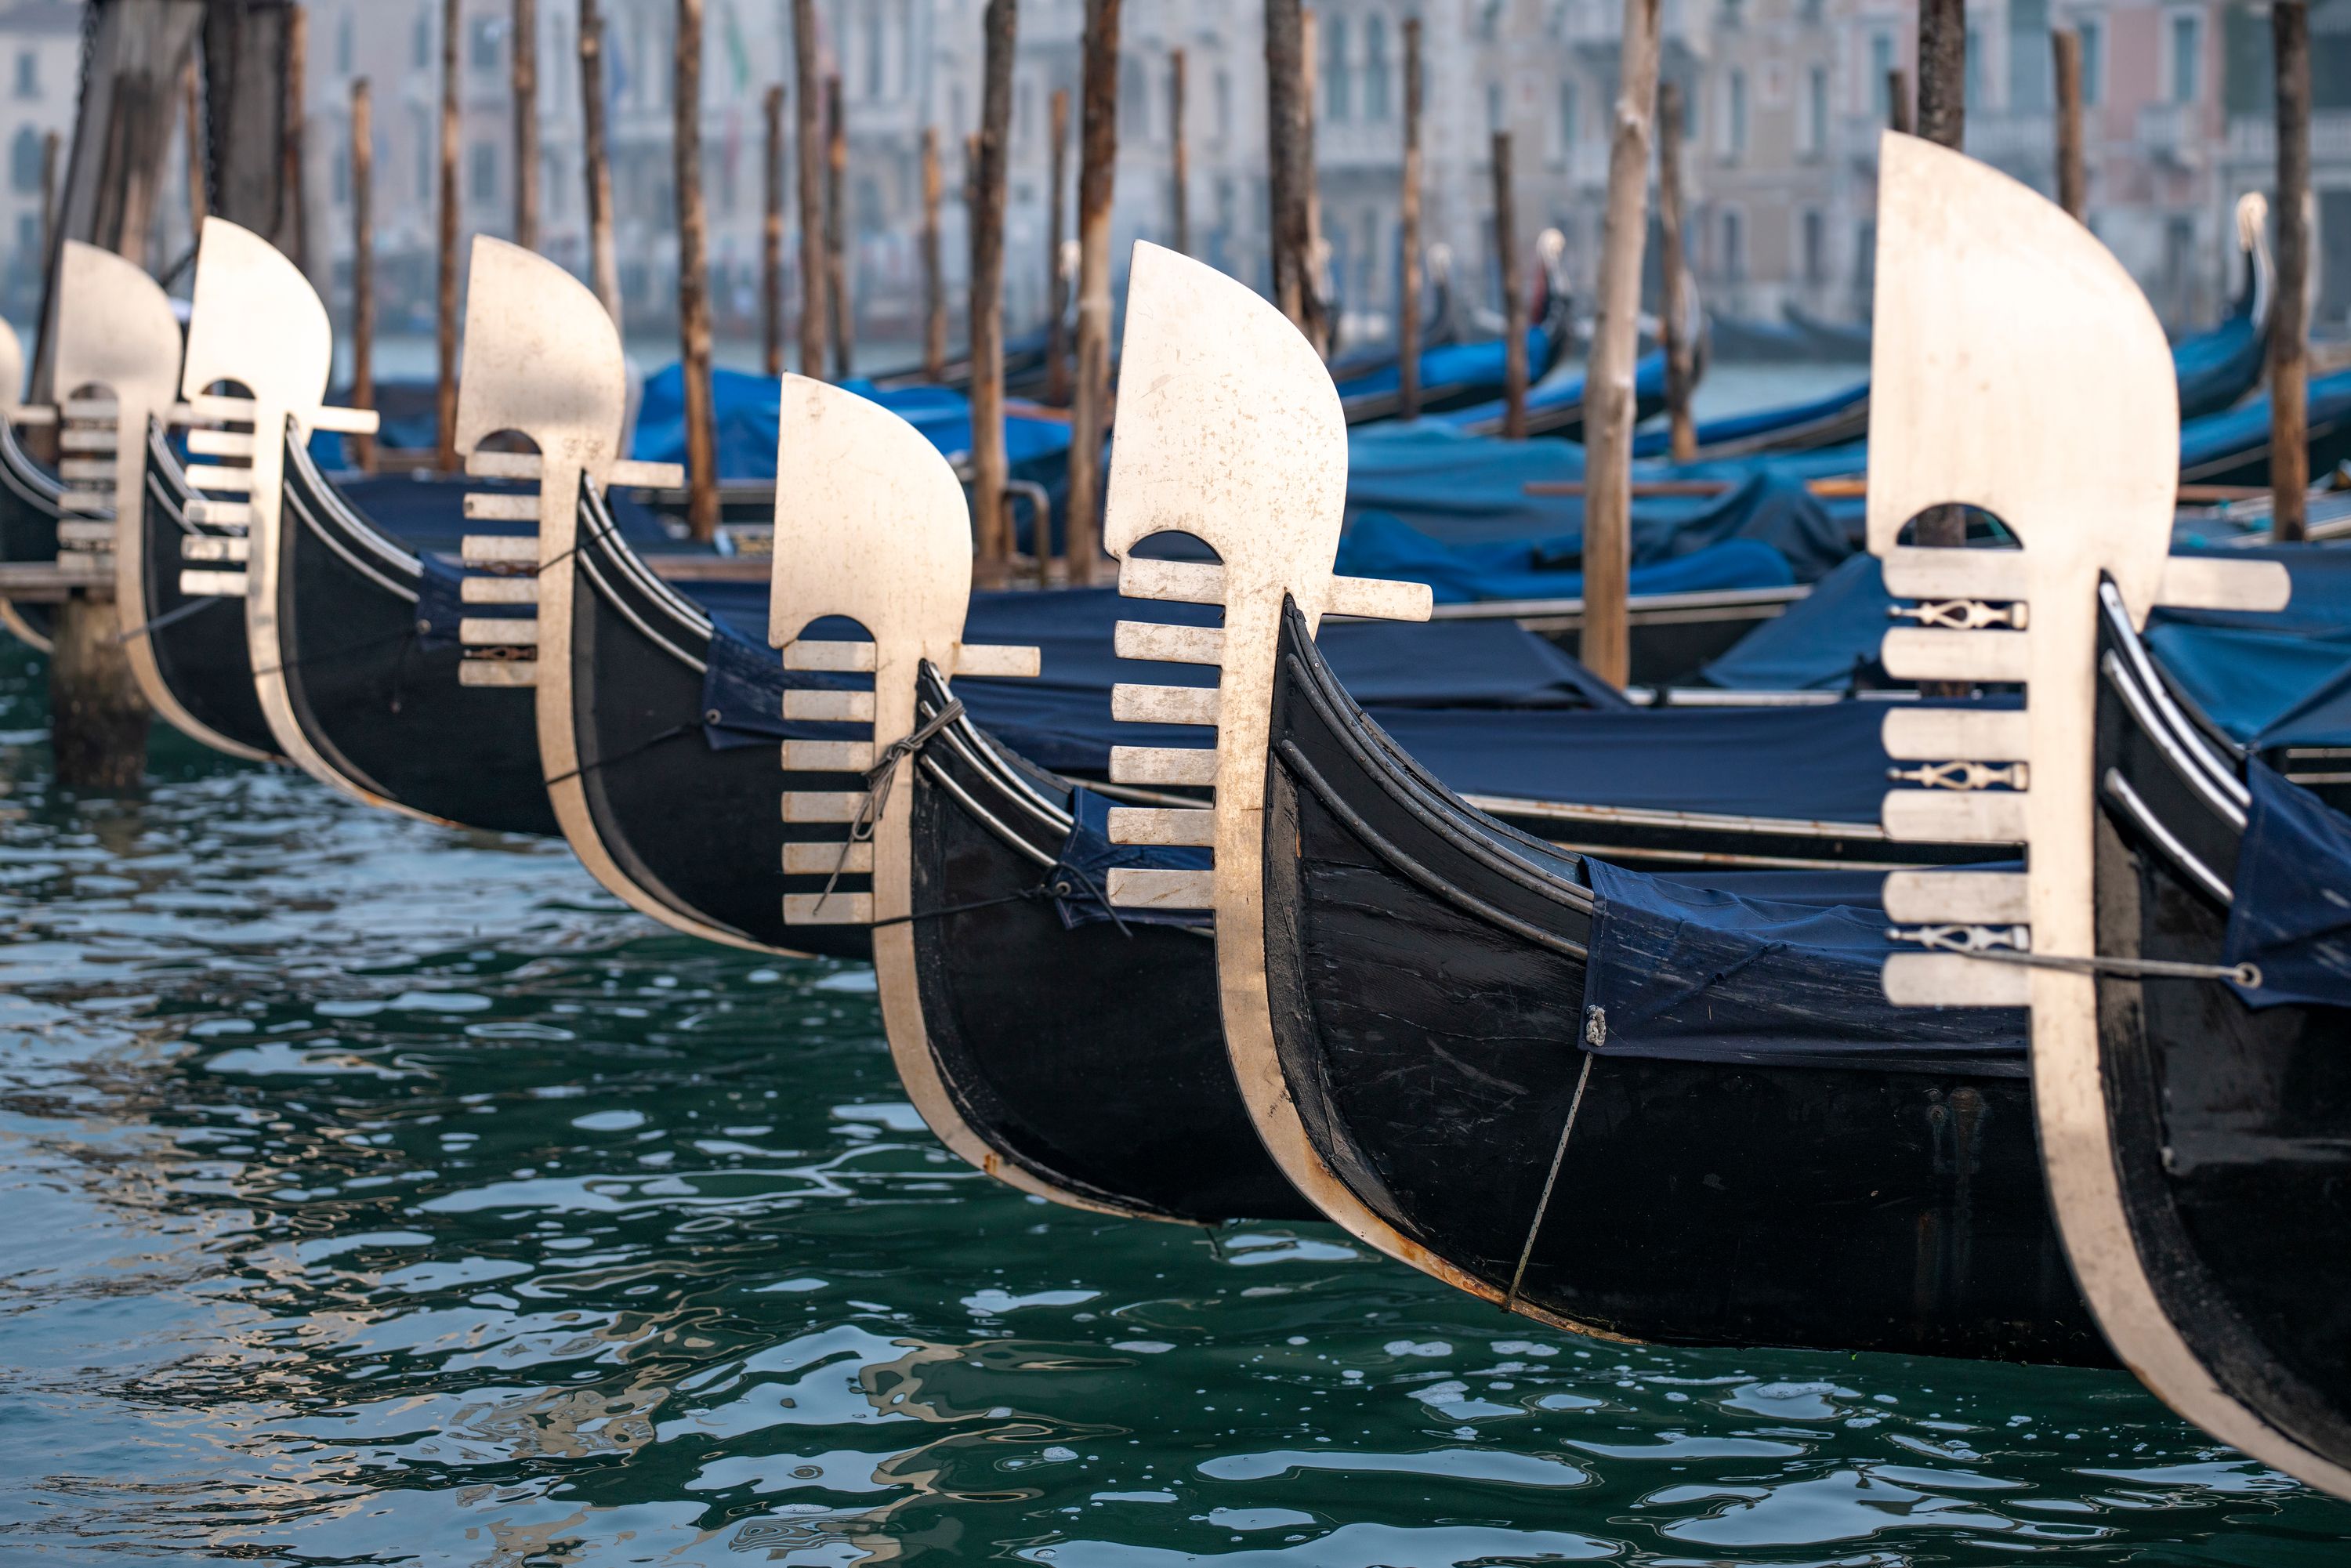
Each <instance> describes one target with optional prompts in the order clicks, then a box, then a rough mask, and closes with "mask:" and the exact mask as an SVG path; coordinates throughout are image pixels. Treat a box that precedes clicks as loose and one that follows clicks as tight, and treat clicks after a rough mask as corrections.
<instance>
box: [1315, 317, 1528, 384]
mask: <svg viewBox="0 0 2351 1568" xmlns="http://www.w3.org/2000/svg"><path fill="white" fill-rule="evenodd" d="M1502 349H1503V342H1502V340H1501V339H1499V338H1487V339H1483V340H1479V341H1478V342H1474V343H1443V344H1439V345H1438V346H1437V347H1436V348H1433V349H1424V350H1421V355H1420V385H1421V390H1422V392H1423V393H1424V394H1426V395H1437V394H1439V393H1442V392H1447V391H1450V390H1455V389H1458V388H1462V387H1479V386H1486V387H1498V386H1500V385H1501V384H1502V358H1503V355H1502ZM1550 368H1551V340H1550V339H1549V338H1548V337H1546V336H1545V335H1544V333H1543V330H1542V329H1541V328H1540V327H1530V328H1528V329H1527V374H1528V375H1529V376H1530V377H1532V378H1535V379H1540V378H1541V376H1542V374H1543V372H1544V371H1547V370H1549V369H1550ZM1332 370H1333V379H1334V380H1335V381H1336V382H1337V384H1338V388H1339V401H1340V402H1351V401H1353V400H1354V399H1357V398H1366V397H1387V396H1392V395H1394V394H1395V391H1396V389H1397V387H1398V386H1399V385H1401V384H1402V382H1403V374H1402V370H1403V361H1401V360H1400V359H1399V358H1398V357H1397V356H1396V355H1395V354H1390V355H1388V356H1387V357H1386V358H1385V359H1384V360H1383V361H1381V362H1379V363H1378V364H1375V365H1372V366H1368V367H1366V368H1364V369H1361V370H1357V371H1353V372H1352V373H1342V372H1343V371H1344V367H1341V366H1334V367H1333V368H1332Z"/></svg>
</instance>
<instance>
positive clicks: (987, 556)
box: [971, 0, 1019, 588]
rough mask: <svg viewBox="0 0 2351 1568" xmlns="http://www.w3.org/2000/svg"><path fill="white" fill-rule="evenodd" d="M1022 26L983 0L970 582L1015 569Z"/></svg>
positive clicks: (1011, 12)
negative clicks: (1014, 346)
mask: <svg viewBox="0 0 2351 1568" xmlns="http://www.w3.org/2000/svg"><path fill="white" fill-rule="evenodd" d="M1018 29H1019V3H1018V0H987V12H986V14H985V16H984V17H983V19H982V21H981V30H982V35H983V37H984V38H985V40H986V45H985V57H984V63H983V65H982V67H981V88H980V99H979V102H980V107H979V139H978V140H979V147H978V153H977V157H976V158H975V159H974V160H973V171H972V214H971V467H972V479H971V509H972V530H973V542H974V546H975V551H976V554H975V559H974V561H973V566H972V580H973V582H974V583H975V584H977V586H979V587H982V588H1001V587H1003V586H1004V584H1005V581H1006V580H1007V578H1008V574H1009V573H1010V570H1011V567H1012V529H1011V526H1010V525H1011V518H1010V517H1009V516H1008V514H1007V513H1006V511H1005V500H1004V486H1005V481H1006V480H1007V479H1008V478H1009V477H1010V476H1011V473H1010V468H1009V466H1008V464H1007V462H1006V459H1005V453H1004V193H1005V184H1006V173H1007V170H1006V164H1007V162H1008V158H1007V156H1006V153H1007V147H1006V141H1007V139H1008V132H1009V130H1010V127H1011V123H1012V50H1013V43H1014V37H1015V35H1016V33H1017V31H1018Z"/></svg>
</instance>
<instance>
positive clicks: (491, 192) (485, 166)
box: [465, 141, 498, 202]
mask: <svg viewBox="0 0 2351 1568" xmlns="http://www.w3.org/2000/svg"><path fill="white" fill-rule="evenodd" d="M465 194H466V198H467V199H468V200H470V201H475V202H495V201H496V200H497V199H498V150H497V148H496V146H494V145H493V144H491V143H490V142H487V141H476V142H475V143H474V146H473V149H472V152H471V153H470V155H469V156H468V157H467V159H466V177H465Z"/></svg>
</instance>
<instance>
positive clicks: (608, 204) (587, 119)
mask: <svg viewBox="0 0 2351 1568" xmlns="http://www.w3.org/2000/svg"><path fill="white" fill-rule="evenodd" d="M580 174H581V176H582V178H583V179H584V180H585V181H586V183H587V187H588V190H587V209H586V210H587V214H588V269H589V275H590V283H591V284H592V285H593V286H594V287H595V290H596V298H599V299H601V300H602V301H603V302H604V310H605V313H606V314H607V315H609V316H611V318H612V325H613V326H614V327H622V325H623V323H622V316H621V251H620V246H619V245H618V244H617V243H616V242H615V241H614V239H613V236H612V155H611V150H610V149H609V147H608V146H607V144H606V142H605V139H604V18H603V16H601V14H600V13H599V12H598V11H597V9H596V0H580Z"/></svg>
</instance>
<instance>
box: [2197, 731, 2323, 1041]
mask: <svg viewBox="0 0 2351 1568" xmlns="http://www.w3.org/2000/svg"><path fill="white" fill-rule="evenodd" d="M2245 785H2246V788H2247V789H2250V790H2251V791H2252V797H2253V800H2252V809H2251V810H2249V811H2248V812H2247V813H2246V821H2245V833H2244V838H2243V840H2242V841H2241V844H2240V846H2239V848H2238V851H2237V875H2236V884H2235V886H2234V887H2233V888H2232V889H2231V895H2232V896H2231V903H2230V905H2229V936H2228V942H2227V946H2225V948H2224V949H2223V956H2224V957H2225V958H2226V960H2227V961H2228V962H2229V963H2231V964H2246V963H2250V964H2252V965H2255V966H2257V967H2259V968H2260V969H2261V972H2262V984H2261V987H2260V988H2259V989H2257V990H2253V989H2247V988H2244V987H2242V986H2235V987H2232V989H2234V990H2235V991H2236V993H2237V995H2238V996H2239V997H2241V998H2243V999H2244V1001H2245V1002H2246V1003H2247V1004H2248V1005H2250V1006H2252V1007H2255V1008H2273V1007H2278V1006H2280V1005H2282V1004H2284V1003H2287V1002H2305V1003H2311V1004H2314V1005H2318V1006H2323V1007H2351V818H2346V817H2345V816H2344V815H2343V813H2341V812H2340V811H2337V810H2333V809H2332V808H2330V807H2329V806H2327V805H2326V804H2325V802H2324V801H2322V800H2319V799H2318V797H2316V796H2315V795H2313V794H2312V793H2310V791H2308V790H2307V789H2301V788H2300V787H2298V786H2296V785H2294V784H2291V783H2288V782H2287V781H2286V780H2285V779H2282V778H2280V777H2279V776H2278V775H2277V774H2275V773H2273V772H2272V771H2271V770H2270V769H2269V768H2266V767H2264V766H2263V765H2262V763H2261V761H2260V760H2259V759H2258V758H2257V759H2255V760H2253V761H2252V762H2251V763H2249V764H2248V765H2247V766H2246V768H2245Z"/></svg>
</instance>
